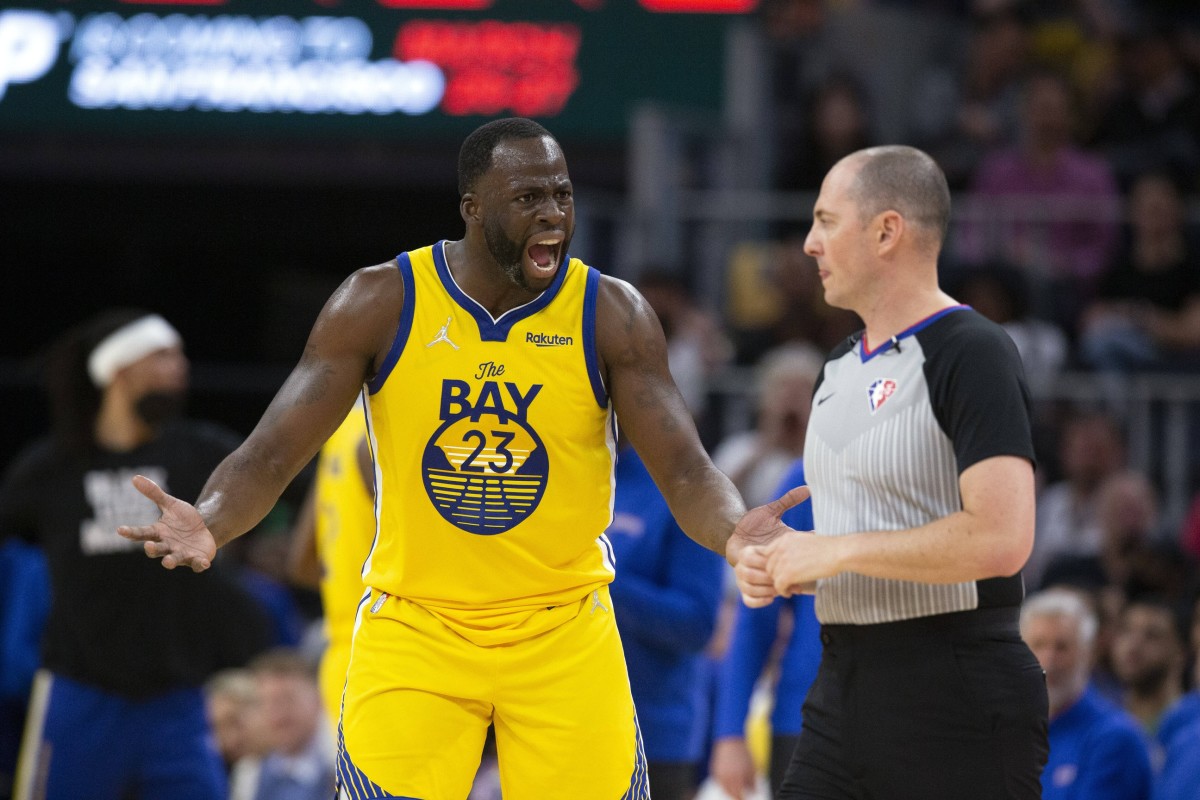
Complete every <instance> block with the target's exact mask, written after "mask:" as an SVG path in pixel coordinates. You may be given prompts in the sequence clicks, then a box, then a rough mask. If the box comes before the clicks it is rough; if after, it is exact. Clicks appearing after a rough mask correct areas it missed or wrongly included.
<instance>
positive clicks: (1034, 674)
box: [778, 608, 1049, 800]
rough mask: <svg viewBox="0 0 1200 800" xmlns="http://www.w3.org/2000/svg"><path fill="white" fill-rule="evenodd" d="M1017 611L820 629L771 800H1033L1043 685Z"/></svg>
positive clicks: (1041, 751) (1043, 751)
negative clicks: (797, 727) (791, 744)
mask: <svg viewBox="0 0 1200 800" xmlns="http://www.w3.org/2000/svg"><path fill="white" fill-rule="evenodd" d="M1017 615H1018V609H1016V608H998V609H983V610H976V611H963V612H958V613H953V614H939V615H936V616H931V617H921V618H918V619H913V620H904V621H902V622H889V623H883V624H879V625H825V626H823V627H822V628H821V641H822V642H823V644H824V650H823V653H822V656H821V667H820V670H819V671H818V672H817V677H816V680H815V681H814V682H813V685H812V687H811V689H810V690H809V692H808V697H807V699H806V700H805V702H804V714H803V717H804V725H803V729H802V731H801V733H800V740H799V742H798V744H797V746H796V750H795V753H794V754H793V756H792V761H791V764H790V765H789V767H788V772H787V775H786V777H785V778H784V782H783V786H782V788H781V789H780V792H779V795H778V797H779V798H780V800H1001V799H1003V800H1034V799H1036V798H1040V797H1041V796H1042V791H1041V773H1042V767H1043V766H1045V764H1046V757H1047V755H1048V754H1049V745H1048V744H1047V741H1046V727H1047V714H1048V712H1047V700H1046V681H1045V675H1044V673H1043V672H1042V668H1041V667H1040V666H1039V664H1038V662H1037V659H1036V658H1034V656H1033V653H1031V652H1030V650H1029V648H1028V647H1026V646H1025V643H1024V642H1023V641H1022V640H1021V637H1020V634H1019V632H1018V628H1017Z"/></svg>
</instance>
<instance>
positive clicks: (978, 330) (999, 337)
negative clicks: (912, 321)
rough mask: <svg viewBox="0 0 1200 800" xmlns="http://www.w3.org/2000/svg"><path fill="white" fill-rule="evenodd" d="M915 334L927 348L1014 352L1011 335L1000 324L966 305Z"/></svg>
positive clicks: (1014, 347)
mask: <svg viewBox="0 0 1200 800" xmlns="http://www.w3.org/2000/svg"><path fill="white" fill-rule="evenodd" d="M922 334H924V335H922ZM917 336H918V338H920V339H921V340H922V342H921V345H922V347H924V348H926V349H929V348H930V346H931V345H933V346H936V347H937V349H943V348H945V349H949V350H952V351H959V350H968V351H972V352H976V353H978V352H979V351H983V352H994V351H995V350H996V349H997V348H999V349H1001V350H1004V351H1011V352H1015V351H1016V346H1015V345H1014V344H1013V341H1012V337H1011V336H1009V335H1008V332H1007V331H1005V330H1004V328H1003V327H1001V326H1000V325H999V324H997V323H995V322H993V321H992V320H990V319H988V318H987V317H985V316H984V315H983V314H980V313H979V312H978V311H976V310H975V309H973V308H971V307H969V306H964V307H963V308H962V309H961V310H958V311H955V312H954V313H951V314H946V315H945V316H944V317H942V318H941V319H939V320H937V323H935V324H934V325H930V326H929V327H928V328H927V329H925V330H924V331H919V332H918V334H917Z"/></svg>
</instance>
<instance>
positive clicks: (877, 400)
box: [867, 378, 896, 414]
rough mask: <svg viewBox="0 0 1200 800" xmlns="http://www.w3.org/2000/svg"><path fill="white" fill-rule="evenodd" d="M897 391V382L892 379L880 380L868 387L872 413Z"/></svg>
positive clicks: (868, 399)
mask: <svg viewBox="0 0 1200 800" xmlns="http://www.w3.org/2000/svg"><path fill="white" fill-rule="evenodd" d="M895 391H896V382H895V381H894V380H892V379H891V378H880V379H878V380H876V381H875V382H874V383H872V384H871V385H870V386H868V387H867V402H868V403H870V404H871V413H872V414H874V413H875V412H876V411H878V410H879V407H880V406H882V405H883V404H884V403H886V402H887V399H888V398H889V397H891V396H892V395H893V394H894V393H895Z"/></svg>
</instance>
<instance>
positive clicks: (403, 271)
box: [367, 253, 416, 394]
mask: <svg viewBox="0 0 1200 800" xmlns="http://www.w3.org/2000/svg"><path fill="white" fill-rule="evenodd" d="M396 268H397V269H399V270H400V279H401V280H402V281H403V283H404V306H403V308H402V309H401V310H400V324H399V325H397V326H396V338H394V339H393V340H392V346H391V348H390V349H389V350H388V354H387V358H385V359H384V360H383V366H381V367H380V368H379V374H377V375H376V376H375V377H374V378H372V379H371V380H370V381H369V382H368V383H367V391H369V392H370V393H371V394H377V393H378V392H379V390H380V389H382V388H383V384H384V383H385V382H386V381H387V379H388V376H389V375H391V374H392V369H393V368H395V366H396V362H397V361H399V360H400V354H401V353H402V352H404V345H405V344H407V343H408V334H409V332H410V331H411V330H412V323H413V309H414V308H415V307H416V282H415V281H414V280H413V271H412V261H410V260H409V258H408V253H401V254H400V255H398V256H396Z"/></svg>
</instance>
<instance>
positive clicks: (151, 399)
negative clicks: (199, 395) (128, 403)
mask: <svg viewBox="0 0 1200 800" xmlns="http://www.w3.org/2000/svg"><path fill="white" fill-rule="evenodd" d="M184 403H185V398H184V394H183V392H149V393H147V394H144V395H142V396H141V397H139V398H138V400H137V402H136V403H134V404H133V410H134V411H135V412H137V415H138V416H139V417H140V418H141V420H142V422H144V423H146V424H147V425H149V426H150V427H151V428H158V427H161V426H162V425H164V424H166V423H167V422H170V421H171V420H172V419H174V418H175V417H178V416H179V415H180V414H182V413H183V407H184Z"/></svg>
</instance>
